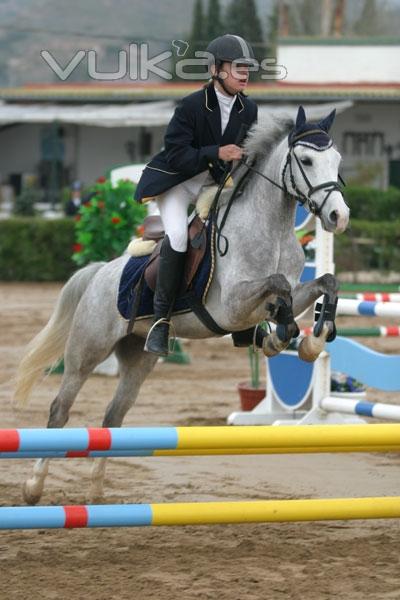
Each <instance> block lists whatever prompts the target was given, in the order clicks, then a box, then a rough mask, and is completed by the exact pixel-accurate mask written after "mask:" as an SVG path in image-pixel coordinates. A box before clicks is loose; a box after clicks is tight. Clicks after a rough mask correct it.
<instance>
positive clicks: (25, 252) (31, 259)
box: [0, 217, 76, 281]
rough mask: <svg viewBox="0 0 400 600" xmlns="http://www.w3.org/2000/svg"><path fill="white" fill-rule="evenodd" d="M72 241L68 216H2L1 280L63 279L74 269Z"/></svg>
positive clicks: (72, 231) (71, 226) (72, 225)
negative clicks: (59, 217) (60, 217)
mask: <svg viewBox="0 0 400 600" xmlns="http://www.w3.org/2000/svg"><path fill="white" fill-rule="evenodd" d="M73 243H74V222H73V221H72V220H71V219H54V220H49V219H42V218H39V217H32V218H29V217H21V218H11V219H5V220H1V221H0V280H3V281H65V280H66V279H68V277H69V276H70V275H71V274H72V273H73V272H74V271H75V270H76V265H75V264H74V262H73V261H72V259H71V254H72V246H73Z"/></svg>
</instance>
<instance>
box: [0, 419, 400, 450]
mask: <svg viewBox="0 0 400 600" xmlns="http://www.w3.org/2000/svg"><path fill="white" fill-rule="evenodd" d="M398 445H400V424H374V425H342V426H340V427H338V426H334V425H318V426H317V425H315V426H314V427H309V426H307V425H299V426H296V427H293V426H282V427H270V426H260V427H253V426H243V427H239V428H232V427H226V426H222V427H124V428H101V429H100V428H99V429H96V428H88V429H87V428H77V429H58V428H57V429H9V430H7V429H5V430H0V452H13V453H17V452H42V451H44V452H46V451H48V452H87V451H89V452H90V451H103V452H106V451H127V450H129V451H135V450H154V449H158V450H183V451H186V450H189V451H191V450H195V451H197V450H208V449H210V448H214V449H216V450H226V449H232V448H237V449H248V448H259V449H261V448H270V449H271V448H324V447H330V448H332V447H333V448H334V447H339V446H342V447H345V446H347V447H357V446H363V447H369V446H386V447H387V446H398Z"/></svg>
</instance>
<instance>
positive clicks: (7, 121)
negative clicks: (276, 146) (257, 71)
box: [0, 38, 400, 199]
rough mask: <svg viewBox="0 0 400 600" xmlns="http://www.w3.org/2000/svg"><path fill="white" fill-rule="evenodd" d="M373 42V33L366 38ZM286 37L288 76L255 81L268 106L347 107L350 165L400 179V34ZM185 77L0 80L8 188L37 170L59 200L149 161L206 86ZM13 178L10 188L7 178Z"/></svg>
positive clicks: (0, 173) (365, 177) (352, 171)
mask: <svg viewBox="0 0 400 600" xmlns="http://www.w3.org/2000/svg"><path fill="white" fill-rule="evenodd" d="M364 42H365V41H364ZM364 42H363V43H361V42H360V41H358V42H354V40H352V41H348V40H343V39H339V40H337V39H335V40H314V39H311V40H310V39H309V40H302V39H290V38H284V39H282V40H281V42H280V43H279V46H278V53H277V54H278V56H277V62H278V64H280V65H284V67H285V69H286V71H287V76H286V78H285V79H283V80H281V81H278V82H275V83H271V82H270V81H268V82H266V83H257V84H249V86H248V89H247V93H248V94H249V95H250V96H251V97H252V98H253V99H255V100H256V101H257V102H258V104H259V114H260V117H261V116H262V114H263V112H264V111H270V110H274V109H277V108H279V107H282V105H287V106H290V107H292V109H293V111H295V110H296V109H297V107H298V105H299V104H302V105H303V106H305V107H306V108H307V106H311V105H316V104H318V105H324V104H326V107H325V108H324V107H323V106H321V108H320V109H319V110H320V112H321V116H322V115H323V114H324V113H328V112H329V110H331V109H332V107H333V106H337V107H338V109H339V110H338V112H340V114H339V115H338V117H337V120H336V122H335V124H334V128H333V131H332V133H333V137H334V139H335V142H336V143H337V145H338V147H339V150H340V151H341V153H342V156H343V174H344V176H345V177H346V178H347V179H351V178H353V180H354V179H356V180H359V181H363V182H364V183H366V184H369V185H376V186H378V187H382V188H385V187H387V186H388V185H389V184H390V185H397V186H399V187H400V39H399V40H386V41H379V43H377V42H376V41H375V42H374V41H371V40H369V41H368V40H367V43H364ZM201 85H202V84H201V83H200V84H199V83H190V82H189V83H187V82H185V83H180V84H173V83H170V84H136V83H135V82H133V83H132V84H120V85H118V84H103V85H94V84H81V85H79V84H73V85H68V84H59V85H48V84H46V85H42V86H40V85H35V86H24V87H20V88H3V89H0V101H1V102H0V147H1V148H2V152H1V153H0V177H1V182H2V186H3V187H2V190H3V197H5V196H6V195H7V190H9V189H10V188H9V186H10V185H11V186H12V187H13V189H14V191H15V193H19V191H20V189H21V185H23V181H24V178H26V177H27V176H31V175H33V176H34V177H35V178H36V180H37V181H38V184H39V185H40V186H41V187H42V188H43V189H45V190H46V193H47V198H48V199H51V197H52V190H53V189H54V188H55V187H62V186H65V185H68V184H69V183H70V182H71V181H73V180H75V179H79V180H81V181H82V182H83V183H84V184H89V185H90V184H91V183H93V182H94V181H95V179H96V178H97V177H99V176H100V175H104V174H105V173H107V172H108V171H109V170H110V169H112V168H115V167H117V166H123V165H127V164H132V163H143V162H147V160H148V159H149V158H150V157H151V156H152V155H154V154H155V153H156V152H157V151H158V150H159V149H160V148H161V147H162V145H163V136H164V132H165V127H166V125H167V123H168V122H169V120H170V118H171V116H172V114H173V110H174V106H175V102H176V100H177V99H179V98H181V97H182V96H185V95H187V94H189V93H191V92H193V91H195V90H197V89H199V88H200V87H201ZM7 186H8V187H7Z"/></svg>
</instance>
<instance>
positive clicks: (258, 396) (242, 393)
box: [237, 381, 265, 411]
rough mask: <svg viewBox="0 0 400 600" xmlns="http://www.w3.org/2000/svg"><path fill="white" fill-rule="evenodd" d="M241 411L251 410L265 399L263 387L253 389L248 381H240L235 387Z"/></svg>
mask: <svg viewBox="0 0 400 600" xmlns="http://www.w3.org/2000/svg"><path fill="white" fill-rule="evenodd" d="M237 389H238V392H239V397H240V406H241V408H242V410H245V411H246V410H253V408H254V407H255V406H257V404H259V403H260V402H261V400H264V398H265V386H260V387H258V388H254V387H252V386H251V383H249V382H248V381H242V383H238V386H237Z"/></svg>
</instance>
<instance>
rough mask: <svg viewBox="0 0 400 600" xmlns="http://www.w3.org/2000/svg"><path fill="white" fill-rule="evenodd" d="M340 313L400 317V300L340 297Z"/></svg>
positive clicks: (338, 312)
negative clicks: (388, 300)
mask: <svg viewBox="0 0 400 600" xmlns="http://www.w3.org/2000/svg"><path fill="white" fill-rule="evenodd" d="M337 314H338V315H348V316H353V315H364V316H366V317H400V302H368V301H360V300H352V299H348V298H339V302H338V306H337Z"/></svg>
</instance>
